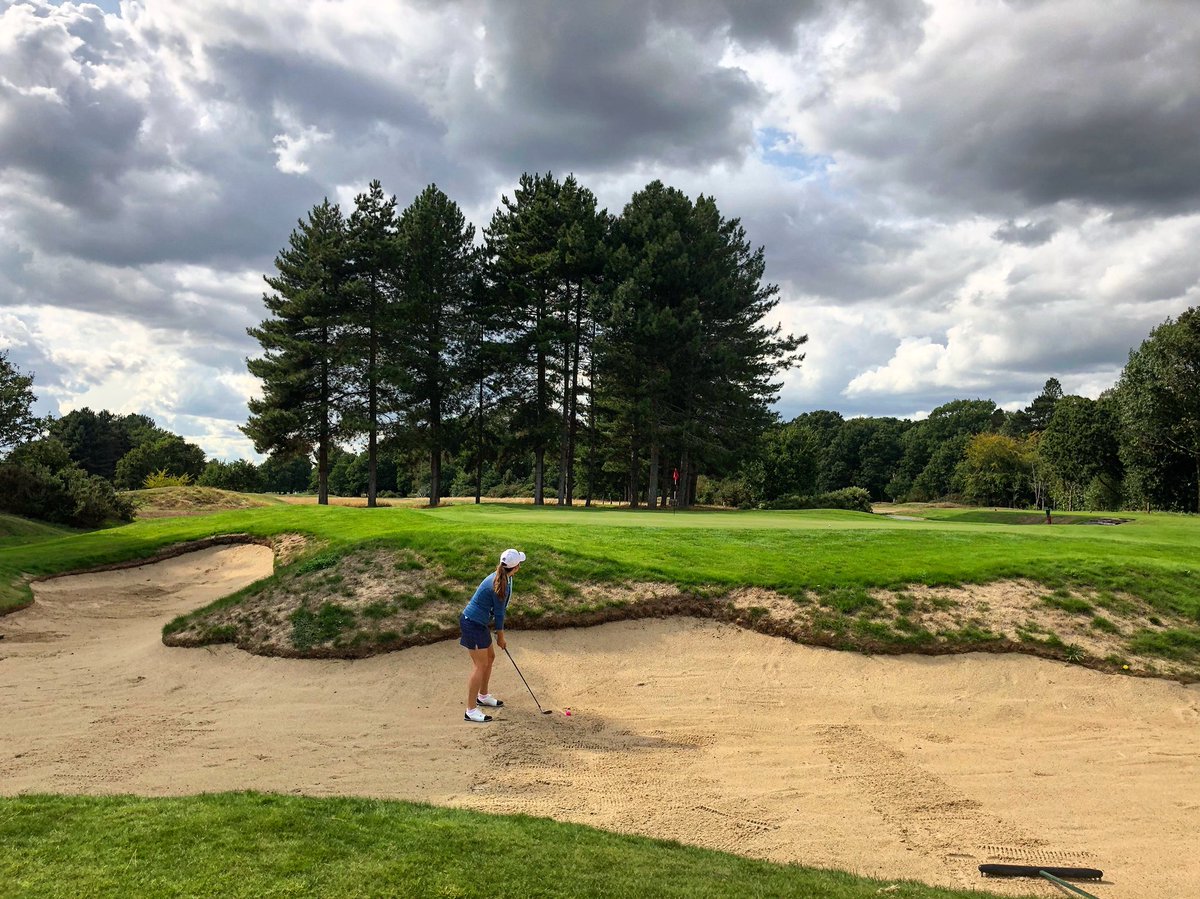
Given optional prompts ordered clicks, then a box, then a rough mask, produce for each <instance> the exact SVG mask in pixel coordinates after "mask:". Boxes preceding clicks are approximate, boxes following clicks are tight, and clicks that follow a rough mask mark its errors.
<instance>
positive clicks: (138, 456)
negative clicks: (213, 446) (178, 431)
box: [116, 434, 205, 490]
mask: <svg viewBox="0 0 1200 899" xmlns="http://www.w3.org/2000/svg"><path fill="white" fill-rule="evenodd" d="M204 461H205V460H204V450H202V449H201V448H200V447H198V446H196V444H194V443H188V442H187V441H186V440H184V439H183V438H182V437H179V436H177V435H175V434H167V435H166V436H165V437H160V438H158V439H157V440H152V441H150V442H149V443H143V444H142V445H141V446H139V447H137V448H135V449H132V450H130V451H129V452H128V453H126V454H125V456H124V457H122V459H121V461H120V462H118V463H117V475H116V484H117V486H118V487H120V488H123V489H125V490H137V489H138V488H140V487H141V486H142V485H143V484H144V483H145V481H146V478H147V477H148V476H149V475H151V474H153V473H154V472H156V471H165V472H166V473H167V474H169V475H175V476H177V477H178V476H180V475H187V476H188V477H190V478H192V479H193V480H194V479H196V478H198V477H200V474H201V473H202V472H203V471H204Z"/></svg>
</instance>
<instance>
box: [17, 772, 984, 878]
mask: <svg viewBox="0 0 1200 899" xmlns="http://www.w3.org/2000/svg"><path fill="white" fill-rule="evenodd" d="M0 843H3V845H4V847H5V850H4V852H3V853H2V854H0V883H3V884H4V889H3V891H4V892H6V893H7V892H8V891H10V890H11V891H12V893H13V894H14V895H21V896H28V897H47V899H50V897H64V899H67V897H71V899H73V897H76V896H94V897H104V896H112V897H125V896H223V897H243V896H244V897H256V899H257V897H273V896H358V897H371V896H380V897H382V896H398V895H403V896H406V897H426V896H428V897H475V896H521V897H558V896H562V897H612V896H637V897H659V896H661V897H667V896H679V897H689V899H697V897H739V899H740V897H747V896H764V897H766V896H796V897H814V899H876V897H878V896H879V895H880V892H881V890H887V891H888V892H887V895H895V896H901V897H908V899H972V897H974V899H979V897H981V896H985V895H987V894H984V893H979V892H975V891H959V890H944V889H936V888H933V887H928V886H924V885H921V884H917V883H912V882H908V881H903V882H901V881H876V880H870V879H867V878H861V877H855V876H853V875H851V874H846V873H842V872H836V871H824V870H818V869H813V868H803V867H799V866H789V865H777V864H772V863H769V862H763V861H755V860H752V859H747V858H742V857H740V856H735V855H728V854H724V853H720V852H713V851H709V850H704V849H698V848H695V847H690V846H683V845H680V844H677V843H671V842H666V841H661V840H651V839H646V838H643V837H634V836H623V835H619V834H613V833H607V832H605V831H601V830H595V829H592V828H589V827H583V826H580V825H575V824H560V823H556V822H553V821H550V820H547V819H543V818H530V817H525V816H489V815H483V814H479V813H477V812H470V811H464V810H457V809H446V808H435V807H432V806H426V805H414V804H410V803H405V802H396V801H380V800H367V799H311V798H303V797H283V796H278V795H268V794H259V793H225V794H209V795H204V796H195V797H185V798H171V799H140V798H133V797H102V798H100V797H69V796H21V797H16V798H0Z"/></svg>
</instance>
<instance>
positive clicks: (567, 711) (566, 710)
mask: <svg viewBox="0 0 1200 899" xmlns="http://www.w3.org/2000/svg"><path fill="white" fill-rule="evenodd" d="M563 714H564V715H566V716H567V717H568V718H570V717H571V710H570V709H563Z"/></svg>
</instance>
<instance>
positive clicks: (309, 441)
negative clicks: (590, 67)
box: [243, 173, 806, 507]
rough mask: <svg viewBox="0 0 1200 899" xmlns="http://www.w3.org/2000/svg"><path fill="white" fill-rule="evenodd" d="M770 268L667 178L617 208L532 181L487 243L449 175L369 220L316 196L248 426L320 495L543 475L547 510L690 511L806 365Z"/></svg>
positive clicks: (371, 192) (273, 322) (288, 268)
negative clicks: (701, 484)
mask: <svg viewBox="0 0 1200 899" xmlns="http://www.w3.org/2000/svg"><path fill="white" fill-rule="evenodd" d="M763 268H764V262H763V250H762V248H761V247H760V248H758V249H753V248H752V247H751V246H750V244H749V242H748V240H747V237H746V233H745V231H744V229H743V228H742V226H741V224H740V223H739V221H738V220H737V219H726V218H725V217H723V216H722V215H721V213H720V211H719V210H718V209H717V206H716V203H715V202H714V201H713V199H712V198H711V197H704V196H700V197H698V198H697V199H696V200H695V201H692V200H691V199H689V198H688V197H686V196H685V195H684V194H683V193H681V192H680V191H678V190H676V189H674V188H671V187H667V186H665V185H664V184H662V183H661V182H659V181H655V182H652V183H651V184H649V185H647V186H646V187H645V188H644V189H643V190H641V191H639V192H638V193H636V194H634V195H633V197H632V198H631V199H630V201H629V203H628V204H626V206H625V208H624V209H623V210H622V212H621V214H620V215H609V214H608V212H607V211H606V210H602V209H598V208H597V202H596V198H595V196H594V195H593V194H592V192H591V191H590V190H588V189H587V188H585V187H583V186H582V185H581V184H579V183H578V182H577V181H576V180H575V178H574V177H570V176H569V177H567V178H566V179H563V180H559V179H558V178H555V177H554V176H553V175H552V174H549V173H547V174H545V175H541V174H538V175H528V174H527V175H524V176H523V177H522V178H521V180H520V184H519V186H518V187H517V190H516V191H515V192H514V194H513V196H512V197H511V198H509V197H507V196H505V197H503V198H502V200H501V203H500V207H499V208H498V209H497V210H496V211H495V213H494V214H493V216H492V218H491V221H490V223H489V225H488V226H487V228H485V229H484V232H483V235H482V241H481V242H478V243H477V242H476V240H475V231H474V228H473V226H471V225H469V224H468V223H467V222H466V220H465V218H464V217H463V214H462V212H461V211H460V210H459V208H458V206H457V205H456V204H455V203H454V201H453V200H451V199H450V198H449V197H447V196H446V195H445V194H444V193H443V192H442V191H441V190H439V189H438V188H437V187H436V186H435V185H430V186H429V187H427V188H426V189H425V190H424V191H422V192H421V194H420V195H419V196H417V197H416V198H415V199H414V200H413V202H412V203H411V204H410V205H409V206H408V207H407V208H405V209H403V210H398V208H397V202H396V198H395V197H387V196H385V194H384V191H383V188H382V186H381V185H380V183H379V182H378V181H375V182H372V184H371V185H370V187H369V189H368V191H366V192H365V193H363V194H361V195H359V196H358V197H357V198H356V200H355V208H354V209H353V211H352V212H351V213H350V214H349V216H344V215H343V213H342V211H341V210H340V209H339V208H338V206H336V205H335V204H332V203H330V202H329V201H328V200H326V201H325V202H323V203H321V204H320V205H318V206H315V207H314V208H313V209H312V210H311V211H310V212H309V213H308V216H307V218H305V219H303V220H301V221H299V222H298V224H297V227H296V228H295V230H294V231H293V232H292V234H291V236H290V238H289V241H288V246H287V247H285V248H284V249H283V250H281V251H280V253H279V255H278V257H277V258H276V260H275V269H276V271H275V273H274V274H271V275H268V276H267V277H266V282H267V285H268V286H269V287H270V291H269V292H267V293H266V294H265V295H264V298H263V299H264V303H265V305H266V308H267V311H268V317H267V318H266V319H265V320H264V321H263V322H262V323H261V324H260V325H259V326H258V327H256V328H252V329H251V330H250V333H251V335H252V336H254V337H255V339H256V340H258V342H259V343H260V345H261V347H262V354H261V355H260V356H258V357H256V358H252V359H250V360H248V367H249V369H250V371H251V373H252V374H254V375H256V376H257V377H258V378H259V379H260V380H261V382H262V386H263V394H262V397H261V398H260V399H256V400H253V401H252V402H251V403H250V412H251V414H250V418H249V420H248V422H247V424H246V425H245V426H244V428H243V430H244V431H245V433H246V434H247V435H248V436H249V437H250V438H251V439H252V440H253V441H254V445H255V447H256V449H257V450H258V451H259V452H260V453H269V454H271V456H272V457H273V458H277V459H291V458H303V457H308V458H312V459H313V460H314V461H315V464H316V481H317V493H318V498H319V501H320V502H326V501H327V497H328V493H329V491H330V489H331V486H332V487H333V488H334V489H335V490H336V489H337V487H338V486H342V485H339V484H338V483H337V482H338V481H342V482H343V485H344V483H345V481H346V479H350V480H352V481H354V485H353V486H355V487H357V486H359V485H360V484H362V483H363V482H364V481H365V494H366V496H367V501H368V505H373V504H374V503H375V499H376V497H377V495H378V494H379V492H380V491H381V490H382V491H393V490H394V491H398V492H410V491H414V490H416V491H420V492H421V493H423V494H424V495H427V496H428V497H429V501H430V504H431V505H436V504H437V503H438V501H439V499H440V497H442V496H443V495H445V494H446V492H447V490H449V491H450V492H452V493H457V492H460V491H461V492H462V493H466V494H467V495H471V494H473V495H474V496H475V497H476V499H477V500H478V499H479V498H480V497H481V496H482V495H484V494H485V493H486V492H489V491H496V490H499V491H500V492H504V491H506V490H511V491H519V490H523V489H525V488H524V486H523V485H525V484H526V483H528V485H529V487H528V489H529V492H530V493H531V495H532V497H533V501H534V503H535V504H540V503H544V502H545V501H546V497H547V495H550V496H553V498H554V501H556V502H557V503H559V504H562V505H570V504H572V503H574V502H576V501H577V500H582V501H583V502H584V503H585V504H586V503H591V502H592V501H593V499H598V498H601V497H608V498H619V499H622V500H623V501H625V502H627V503H629V504H630V505H633V506H637V505H639V504H640V503H642V502H644V503H645V504H646V505H649V506H657V505H660V504H665V502H666V498H667V496H668V494H669V493H671V491H673V490H674V491H675V498H676V501H677V503H678V505H679V506H682V507H687V506H689V505H691V504H692V502H693V500H694V497H695V487H696V484H697V481H698V477H699V475H700V474H702V473H704V474H708V475H711V476H727V475H730V474H732V473H734V472H735V471H736V470H737V468H738V466H739V465H740V464H741V463H742V462H743V461H744V459H745V456H746V454H747V452H749V451H750V450H751V449H752V448H753V447H754V445H755V440H756V438H757V435H758V434H759V433H761V431H762V429H763V428H764V427H766V426H767V425H768V424H769V423H770V422H771V420H772V415H771V413H770V411H769V409H770V405H771V403H772V402H773V401H774V400H775V398H776V396H777V392H778V388H779V384H778V383H777V382H776V381H775V380H774V379H775V377H776V376H777V375H778V374H779V373H780V372H781V371H783V370H784V369H786V368H788V367H789V366H792V365H795V364H798V363H799V361H800V360H801V359H802V356H801V354H800V353H799V352H798V348H799V347H800V346H801V345H802V344H803V343H804V341H805V339H806V338H805V337H793V336H790V335H782V334H781V333H780V329H779V328H778V327H769V326H767V325H765V324H764V323H763V322H764V319H765V318H766V316H767V315H768V313H769V312H770V311H771V310H772V309H773V308H774V306H775V305H776V303H777V302H778V301H777V298H776V294H777V288H776V287H775V285H771V284H765V283H764V282H763V280H762V277H763ZM350 447H354V448H358V449H361V452H362V453H363V454H364V455H365V462H364V463H359V462H358V461H357V460H353V461H346V459H347V457H346V455H345V453H346V451H347V449H348V448H350ZM339 466H341V468H342V470H341V471H340V472H339ZM676 484H677V485H678V486H677V487H676Z"/></svg>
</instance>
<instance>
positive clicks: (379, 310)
mask: <svg viewBox="0 0 1200 899" xmlns="http://www.w3.org/2000/svg"><path fill="white" fill-rule="evenodd" d="M354 205H355V209H354V212H353V213H351V215H350V221H349V228H348V235H347V246H348V253H349V261H350V276H351V279H352V280H351V281H350V283H349V285H348V287H349V290H348V297H349V301H350V316H349V320H348V324H349V329H348V332H347V349H348V353H349V358H350V359H351V360H352V364H351V372H352V375H353V381H354V392H355V394H356V395H357V397H356V399H357V402H356V404H355V407H356V411H357V412H358V413H359V415H360V416H361V417H362V421H361V422H356V424H357V427H356V430H357V429H358V428H361V429H362V430H364V431H365V432H366V434H367V506H368V507H369V508H374V507H375V505H376V501H375V497H376V492H377V471H378V463H377V457H378V436H379V429H380V421H381V418H383V417H384V416H387V415H389V414H390V413H393V412H394V410H395V407H396V397H395V391H394V389H393V388H392V385H393V384H394V383H395V382H396V381H397V375H396V373H395V372H393V371H389V370H388V367H387V365H386V359H387V357H388V354H387V352H386V349H385V344H386V343H387V342H388V341H389V340H390V339H392V338H393V337H394V335H396V334H397V333H398V331H399V330H400V329H402V328H403V327H404V323H403V321H402V320H399V316H398V309H399V304H398V303H397V302H396V301H395V285H396V280H397V278H398V273H397V270H396V267H397V260H398V249H399V247H398V243H397V239H396V198H395V197H390V198H385V197H384V193H383V186H382V185H381V184H380V183H379V182H378V181H372V182H371V184H370V186H369V188H368V190H367V192H366V193H362V194H359V195H358V196H357V197H356V198H355V200H354Z"/></svg>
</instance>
